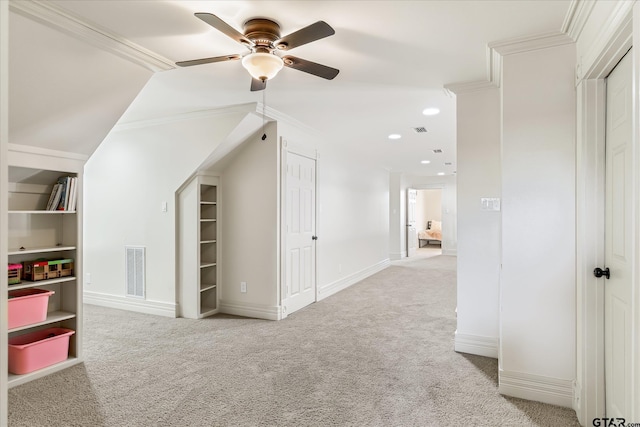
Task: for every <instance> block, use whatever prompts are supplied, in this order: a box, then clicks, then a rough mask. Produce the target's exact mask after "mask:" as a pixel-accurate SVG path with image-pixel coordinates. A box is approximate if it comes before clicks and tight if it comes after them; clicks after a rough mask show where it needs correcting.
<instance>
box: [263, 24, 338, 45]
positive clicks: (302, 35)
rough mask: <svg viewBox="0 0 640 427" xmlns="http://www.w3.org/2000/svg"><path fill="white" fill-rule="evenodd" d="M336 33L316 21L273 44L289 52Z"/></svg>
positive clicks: (329, 27) (328, 26) (326, 25)
mask: <svg viewBox="0 0 640 427" xmlns="http://www.w3.org/2000/svg"><path fill="white" fill-rule="evenodd" d="M335 33H336V32H335V30H334V29H333V28H331V26H330V25H329V24H327V23H326V22H324V21H318V22H316V23H315V24H311V25H309V26H308V27H304V28H302V29H300V30H298V31H296V32H294V33H291V34H289V35H286V36H284V37H282V38H281V39H280V40H278V41H276V42H275V43H274V46H276V47H277V48H278V49H280V50H289V49H293V48H294V47H298V46H302V45H303V44H307V43H311V42H313V41H316V40H320V39H323V38H325V37H329V36H332V35H334V34H335Z"/></svg>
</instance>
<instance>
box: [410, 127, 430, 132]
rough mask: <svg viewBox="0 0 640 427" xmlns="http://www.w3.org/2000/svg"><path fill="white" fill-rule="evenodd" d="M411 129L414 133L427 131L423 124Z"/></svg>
mask: <svg viewBox="0 0 640 427" xmlns="http://www.w3.org/2000/svg"><path fill="white" fill-rule="evenodd" d="M413 131H414V132H415V133H427V128H426V127H424V126H420V127H417V128H413Z"/></svg>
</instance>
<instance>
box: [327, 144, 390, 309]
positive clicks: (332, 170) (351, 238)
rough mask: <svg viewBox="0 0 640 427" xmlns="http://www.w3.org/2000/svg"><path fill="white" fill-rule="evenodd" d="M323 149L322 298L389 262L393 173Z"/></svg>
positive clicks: (337, 152) (330, 149)
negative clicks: (391, 178)
mask: <svg viewBox="0 0 640 427" xmlns="http://www.w3.org/2000/svg"><path fill="white" fill-rule="evenodd" d="M319 150H320V156H321V157H320V163H319V168H320V169H319V170H320V179H319V189H318V191H319V204H320V205H319V210H320V218H319V224H318V225H319V234H318V237H319V240H318V262H319V264H318V265H319V266H320V269H319V271H318V280H319V286H320V288H319V292H320V297H321V298H324V297H326V296H328V295H331V294H332V293H334V292H336V291H337V290H340V289H344V288H345V287H346V286H348V285H350V284H352V283H355V282H356V281H358V280H361V279H363V278H365V277H366V276H368V275H370V274H372V273H374V272H376V271H379V270H380V269H382V268H385V267H386V266H387V265H388V264H389V224H390V219H389V199H390V194H389V172H387V171H386V170H384V169H381V168H371V167H368V166H366V165H362V164H361V163H360V162H358V161H357V159H354V158H352V157H350V156H348V155H345V154H343V153H341V152H340V150H339V149H336V148H334V147H332V146H331V144H329V143H328V142H327V143H324V144H322V145H321V146H320V147H319Z"/></svg>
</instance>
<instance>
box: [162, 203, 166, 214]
mask: <svg viewBox="0 0 640 427" xmlns="http://www.w3.org/2000/svg"><path fill="white" fill-rule="evenodd" d="M166 211H167V202H162V212H166Z"/></svg>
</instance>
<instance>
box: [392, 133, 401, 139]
mask: <svg viewBox="0 0 640 427" xmlns="http://www.w3.org/2000/svg"><path fill="white" fill-rule="evenodd" d="M400 138H402V135H400V134H399V133H392V134H391V135H389V139H400Z"/></svg>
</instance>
